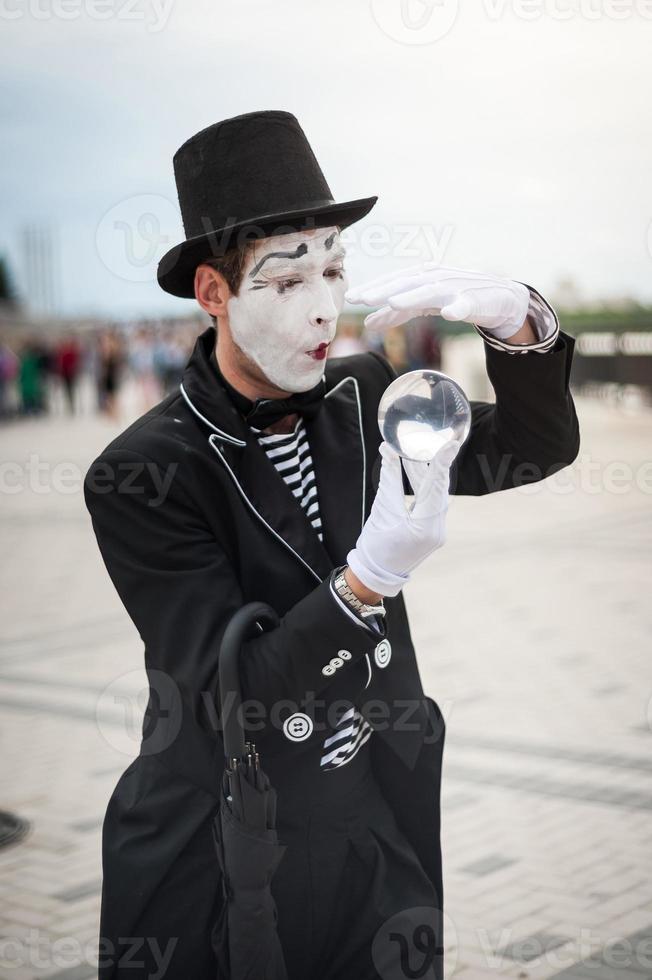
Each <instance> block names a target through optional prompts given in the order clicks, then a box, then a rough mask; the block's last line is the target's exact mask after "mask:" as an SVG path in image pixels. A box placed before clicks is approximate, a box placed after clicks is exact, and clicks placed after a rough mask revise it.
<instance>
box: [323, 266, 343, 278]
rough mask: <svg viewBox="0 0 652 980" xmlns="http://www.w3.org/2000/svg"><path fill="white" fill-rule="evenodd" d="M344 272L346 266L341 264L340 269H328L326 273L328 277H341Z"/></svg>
mask: <svg viewBox="0 0 652 980" xmlns="http://www.w3.org/2000/svg"><path fill="white" fill-rule="evenodd" d="M343 272H344V268H343V267H342V266H340V268H339V269H327V270H326V272H325V273H324V275H325V276H326V277H327V278H328V279H341V278H342V273H343Z"/></svg>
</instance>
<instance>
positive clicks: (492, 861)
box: [459, 854, 515, 875]
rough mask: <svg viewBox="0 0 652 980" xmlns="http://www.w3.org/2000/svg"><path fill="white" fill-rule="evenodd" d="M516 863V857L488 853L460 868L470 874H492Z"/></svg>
mask: <svg viewBox="0 0 652 980" xmlns="http://www.w3.org/2000/svg"><path fill="white" fill-rule="evenodd" d="M514 863H515V861H514V859H513V858H511V857H509V856H507V855H506V854H488V855H487V856H486V857H483V858H479V859H478V860H477V861H472V862H471V864H467V865H465V866H464V867H462V868H460V869H459V870H460V871H462V872H463V873H464V874H470V875H490V874H493V873H494V872H495V871H502V870H503V869H504V868H508V867H509V866H510V865H512V864H514Z"/></svg>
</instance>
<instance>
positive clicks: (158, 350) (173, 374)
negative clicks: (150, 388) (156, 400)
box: [154, 327, 190, 395]
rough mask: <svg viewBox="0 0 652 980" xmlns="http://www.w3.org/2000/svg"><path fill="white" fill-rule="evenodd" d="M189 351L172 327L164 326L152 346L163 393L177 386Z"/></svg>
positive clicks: (167, 392)
mask: <svg viewBox="0 0 652 980" xmlns="http://www.w3.org/2000/svg"><path fill="white" fill-rule="evenodd" d="M189 353H190V351H189V350H188V347H187V345H186V344H185V343H184V339H183V337H182V336H181V335H180V333H179V332H178V331H177V330H176V329H175V328H174V327H165V328H164V329H163V331H162V333H161V336H160V337H159V338H158V340H157V342H156V345H155V348H154V365H155V368H156V373H157V375H158V379H159V384H160V388H161V390H162V391H163V393H164V394H165V395H167V394H169V393H170V392H171V391H173V390H174V389H176V388H178V386H179V383H180V381H181V378H182V375H183V369H184V367H185V366H186V361H187V360H188V355H189Z"/></svg>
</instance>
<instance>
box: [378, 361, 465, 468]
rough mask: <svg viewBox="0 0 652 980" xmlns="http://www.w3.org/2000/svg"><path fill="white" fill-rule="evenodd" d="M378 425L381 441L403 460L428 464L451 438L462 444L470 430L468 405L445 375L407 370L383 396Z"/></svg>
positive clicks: (461, 392)
mask: <svg viewBox="0 0 652 980" xmlns="http://www.w3.org/2000/svg"><path fill="white" fill-rule="evenodd" d="M378 425H379V427H380V431H381V434H382V436H383V439H384V440H385V441H386V442H388V443H389V444H390V446H391V447H392V448H393V449H395V450H396V452H397V453H398V454H399V455H400V456H402V457H403V458H404V459H412V460H415V461H419V462H430V460H432V459H434V458H435V456H436V455H437V452H438V451H439V450H440V449H441V448H442V446H444V445H445V444H446V443H447V442H450V440H451V439H459V441H460V443H462V442H464V440H465V439H466V437H467V436H468V434H469V429H470V428H471V406H470V405H469V402H468V399H467V397H466V395H465V394H464V392H463V391H462V389H461V388H460V386H459V385H458V384H457V382H455V381H453V380H452V379H451V378H449V377H448V375H446V374H442V373H441V372H440V371H430V370H426V369H424V370H421V371H409V372H408V373H407V374H402V375H401V376H400V377H399V378H397V379H396V380H395V381H392V383H391V385H389V387H388V388H387V390H386V391H385V393H384V394H383V397H382V398H381V400H380V405H379V406H378Z"/></svg>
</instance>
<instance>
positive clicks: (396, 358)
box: [0, 316, 441, 420]
mask: <svg viewBox="0 0 652 980" xmlns="http://www.w3.org/2000/svg"><path fill="white" fill-rule="evenodd" d="M205 326H206V324H204V323H203V321H200V320H197V319H192V320H188V321H183V320H181V321H180V320H174V321H171V322H169V321H165V320H143V321H137V322H132V323H129V322H127V323H121V324H119V325H115V324H97V325H95V327H94V328H92V329H88V328H85V329H83V330H81V329H78V330H75V329H66V330H63V331H60V332H55V333H54V334H53V335H50V334H49V333H45V332H43V333H41V332H38V333H37V332H33V333H27V334H24V335H23V334H22V333H21V334H19V335H16V336H14V337H10V336H5V337H2V336H0V418H2V419H5V420H6V419H10V418H16V417H20V416H33V415H42V414H47V413H49V412H51V411H52V410H53V407H54V406H56V410H57V413H58V414H61V412H63V413H67V414H70V415H74V414H76V413H78V412H82V411H87V410H88V407H89V406H88V399H87V398H86V399H84V398H81V397H80V391H81V388H82V386H84V387H85V390H86V391H88V389H89V387H90V389H91V390H92V391H93V399H92V401H93V402H94V405H93V406H92V407H91V410H96V411H97V412H100V413H104V414H106V415H107V416H108V417H110V418H114V419H117V418H118V413H119V408H118V406H119V396H120V392H121V390H122V388H123V386H124V385H125V384H127V383H131V385H132V387H135V389H136V398H137V403H138V407H139V409H140V410H141V411H143V412H145V411H147V410H148V409H150V408H151V407H152V406H153V405H155V404H156V403H157V402H158V401H160V400H161V399H162V398H163V397H164V396H165V395H167V394H168V393H169V392H171V391H173V390H175V389H176V388H177V386H178V384H179V382H180V381H181V377H182V374H183V369H184V367H185V365H186V363H187V361H188V358H189V356H190V353H191V351H192V348H193V346H194V343H195V340H196V338H197V335H198V334H199V333H200V332H201V331H202V330H203V329H204V328H205ZM370 349H377V350H381V351H384V352H385V353H386V355H387V356H388V357H389V359H390V360H391V361H392V363H393V365H394V367H395V368H396V370H397V371H398V372H399V373H401V372H402V371H406V370H415V369H416V368H419V367H431V368H438V367H439V366H440V363H441V345H440V340H439V336H438V332H437V328H436V325H435V321H434V320H433V318H432V317H424V318H422V319H421V320H419V321H412V323H411V324H410V329H404V328H402V327H398V328H394V329H393V330H391V331H390V332H389V334H387V335H386V336H385V337H384V338H383V340H381V339H380V338H368V337H367V336H366V335H365V334H364V333H363V331H362V323H361V318H359V317H346V316H345V317H342V318H341V320H340V323H339V325H338V332H337V336H336V337H335V340H334V341H333V343H332V345H331V350H330V354H329V356H330V357H343V356H347V355H351V354H357V353H360V352H363V351H366V350H370Z"/></svg>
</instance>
